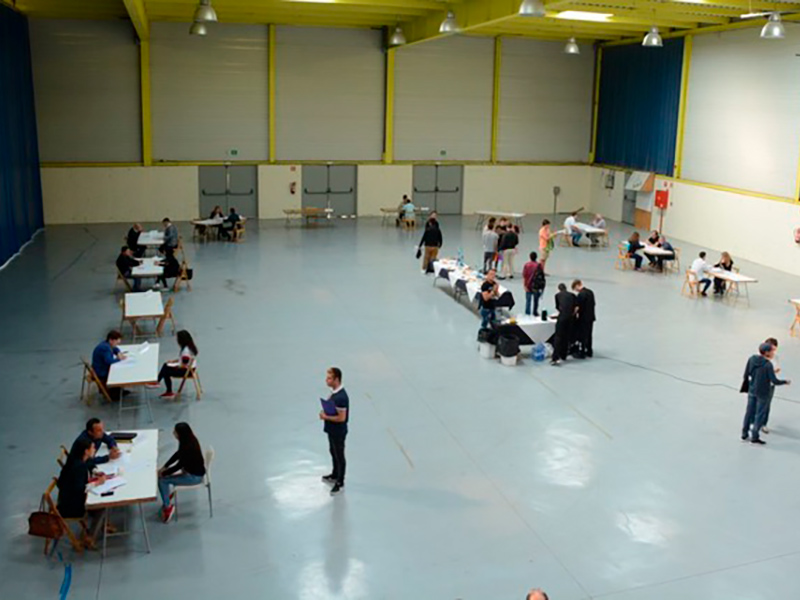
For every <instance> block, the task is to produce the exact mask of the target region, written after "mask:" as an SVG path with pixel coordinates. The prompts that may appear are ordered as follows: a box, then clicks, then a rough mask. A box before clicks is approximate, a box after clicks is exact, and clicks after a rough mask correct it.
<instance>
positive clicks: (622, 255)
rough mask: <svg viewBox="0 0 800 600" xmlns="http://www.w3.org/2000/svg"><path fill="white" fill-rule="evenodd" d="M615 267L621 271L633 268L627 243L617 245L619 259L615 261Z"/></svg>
mask: <svg viewBox="0 0 800 600" xmlns="http://www.w3.org/2000/svg"><path fill="white" fill-rule="evenodd" d="M614 268H615V269H617V270H619V271H630V270H631V268H633V265H632V264H631V257H630V256H629V255H628V246H627V244H620V245H619V246H617V260H616V262H615V263H614Z"/></svg>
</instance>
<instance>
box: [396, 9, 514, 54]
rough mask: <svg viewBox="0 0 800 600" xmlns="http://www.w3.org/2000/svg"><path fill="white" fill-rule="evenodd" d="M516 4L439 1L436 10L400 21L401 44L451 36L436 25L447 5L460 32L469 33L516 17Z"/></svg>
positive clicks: (444, 14) (443, 15)
mask: <svg viewBox="0 0 800 600" xmlns="http://www.w3.org/2000/svg"><path fill="white" fill-rule="evenodd" d="M519 5H520V0H464V2H461V3H460V4H454V5H452V6H450V5H447V4H444V3H443V4H442V5H441V10H439V11H438V12H435V13H432V14H429V15H427V16H424V17H419V18H417V19H414V20H411V21H408V22H406V23H403V31H404V32H405V34H406V39H407V40H408V44H406V45H405V46H403V47H408V46H412V45H414V44H419V43H422V42H427V41H430V40H435V39H440V38H444V37H448V36H450V35H453V34H448V33H439V25H440V24H441V22H442V20H443V19H444V18H445V16H446V15H447V10H448V7H449V8H450V9H451V10H452V11H453V12H454V13H455V15H456V21H458V25H459V27H460V33H469V32H472V31H475V30H476V29H480V28H482V27H489V26H492V25H497V24H500V23H503V22H505V21H510V20H512V19H515V18H517V17H518V10H519Z"/></svg>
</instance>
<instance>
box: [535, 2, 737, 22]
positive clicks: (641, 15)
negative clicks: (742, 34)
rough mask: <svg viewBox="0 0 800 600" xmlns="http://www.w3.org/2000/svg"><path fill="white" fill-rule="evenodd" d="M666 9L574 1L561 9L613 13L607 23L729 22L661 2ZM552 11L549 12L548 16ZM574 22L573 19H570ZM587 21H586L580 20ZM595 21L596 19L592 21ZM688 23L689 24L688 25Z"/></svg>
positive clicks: (725, 19)
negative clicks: (674, 8) (685, 11)
mask: <svg viewBox="0 0 800 600" xmlns="http://www.w3.org/2000/svg"><path fill="white" fill-rule="evenodd" d="M661 6H663V7H664V9H663V10H662V9H658V10H655V9H651V10H643V9H640V8H639V7H636V8H627V7H619V8H617V7H610V6H607V5H596V4H592V5H584V4H582V3H581V2H573V3H568V4H566V5H565V6H563V7H561V8H560V9H559V12H560V11H564V10H578V11H582V12H588V13H605V14H613V15H614V16H613V17H611V18H609V19H608V21H605V22H606V23H614V22H619V23H624V22H636V23H645V24H650V25H660V26H663V27H687V26H689V27H693V26H696V24H697V23H698V22H705V23H714V24H717V25H724V24H725V23H727V22H728V19H727V17H718V16H712V15H707V14H703V15H701V14H698V13H684V12H681V11H675V10H668V9H667V7H668V6H669V5H668V4H661ZM550 14H551V13H549V12H548V16H550ZM552 14H553V16H556V15H557V14H558V13H552ZM570 22H572V20H570ZM578 22H579V23H580V22H586V21H578ZM590 22H594V21H590ZM687 24H688V25H687Z"/></svg>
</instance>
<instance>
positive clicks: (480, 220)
mask: <svg viewBox="0 0 800 600" xmlns="http://www.w3.org/2000/svg"><path fill="white" fill-rule="evenodd" d="M485 218H486V217H484V216H483V215H478V222H477V223H475V230H476V231H478V230H480V228H481V225H483V220H484V219H485Z"/></svg>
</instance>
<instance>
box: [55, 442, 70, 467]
mask: <svg viewBox="0 0 800 600" xmlns="http://www.w3.org/2000/svg"><path fill="white" fill-rule="evenodd" d="M68 456H69V451H68V450H67V447H66V446H65V445H64V444H61V450H60V451H59V453H58V457H57V458H56V462H57V463H58V466H59V467H61V468H62V469H63V468H64V465H65V464H66V463H67V457H68Z"/></svg>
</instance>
